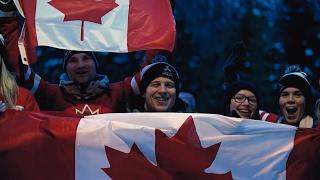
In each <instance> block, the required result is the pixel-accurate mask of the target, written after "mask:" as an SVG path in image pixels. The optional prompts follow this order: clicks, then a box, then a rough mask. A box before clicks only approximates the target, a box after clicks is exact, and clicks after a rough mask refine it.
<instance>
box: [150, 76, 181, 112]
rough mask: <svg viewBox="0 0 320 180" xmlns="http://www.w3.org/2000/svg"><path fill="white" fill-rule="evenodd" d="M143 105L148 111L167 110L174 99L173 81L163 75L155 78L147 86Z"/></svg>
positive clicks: (169, 109)
mask: <svg viewBox="0 0 320 180" xmlns="http://www.w3.org/2000/svg"><path fill="white" fill-rule="evenodd" d="M144 98H145V104H144V107H145V109H146V110H147V111H150V112H169V111H171V109H172V107H173V105H174V103H175V101H176V87H175V84H174V82H173V81H172V80H171V79H169V78H165V77H158V78H155V79H154V80H153V81H151V82H150V84H149V85H148V86H147V89H146V93H145V94H144Z"/></svg>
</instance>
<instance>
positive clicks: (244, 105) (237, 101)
mask: <svg viewBox="0 0 320 180" xmlns="http://www.w3.org/2000/svg"><path fill="white" fill-rule="evenodd" d="M249 101H250V102H249ZM257 106H258V104H257V97H256V96H255V95H254V94H253V93H252V92H251V91H249V90H245V89H243V90H240V91H239V92H237V94H235V95H234V96H233V97H232V99H231V102H230V112H232V111H235V112H236V113H237V114H238V115H239V116H240V117H241V118H249V119H250V118H252V117H253V116H254V113H255V112H256V110H257Z"/></svg>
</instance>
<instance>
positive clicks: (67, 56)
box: [62, 50, 99, 72]
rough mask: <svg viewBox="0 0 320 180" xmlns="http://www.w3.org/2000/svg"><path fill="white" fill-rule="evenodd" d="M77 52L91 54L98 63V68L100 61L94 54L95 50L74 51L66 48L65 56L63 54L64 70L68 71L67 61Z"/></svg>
mask: <svg viewBox="0 0 320 180" xmlns="http://www.w3.org/2000/svg"><path fill="white" fill-rule="evenodd" d="M77 53H85V54H88V55H89V56H91V58H92V59H93V61H94V63H95V64H96V68H97V69H98V67H99V62H98V60H97V58H96V56H95V54H94V52H92V51H72V50H64V56H63V63H62V68H63V71H64V72H67V62H68V60H69V59H70V57H71V56H72V55H74V54H77Z"/></svg>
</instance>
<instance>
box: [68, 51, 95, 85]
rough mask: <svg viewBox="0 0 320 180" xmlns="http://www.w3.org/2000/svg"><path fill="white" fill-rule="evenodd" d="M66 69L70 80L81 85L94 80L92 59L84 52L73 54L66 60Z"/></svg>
mask: <svg viewBox="0 0 320 180" xmlns="http://www.w3.org/2000/svg"><path fill="white" fill-rule="evenodd" d="M66 70H67V74H68V76H69V78H70V80H72V81H74V83H76V84H78V85H82V86H86V85H88V84H89V82H91V81H92V80H94V78H95V76H96V73H97V70H96V64H95V62H94V60H93V59H92V57H91V56H89V55H88V54H86V53H76V54H73V55H72V56H71V57H70V58H69V60H68V62H67V66H66Z"/></svg>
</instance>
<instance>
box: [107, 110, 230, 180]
mask: <svg viewBox="0 0 320 180" xmlns="http://www.w3.org/2000/svg"><path fill="white" fill-rule="evenodd" d="M155 140H156V158H157V166H154V165H153V164H151V163H150V162H149V161H148V160H147V159H146V158H145V157H144V155H143V153H141V151H140V150H139V148H138V147H137V145H136V144H135V143H134V144H133V146H132V148H131V150H130V152H129V153H123V152H121V151H118V150H115V149H113V148H110V147H107V146H105V150H106V154H107V157H108V160H109V163H110V168H102V170H103V171H104V172H105V173H106V174H108V175H109V176H110V177H111V178H112V179H223V180H231V179H232V175H231V172H228V173H226V174H210V173H205V172H204V170H205V169H206V168H208V167H209V166H210V165H211V163H212V162H213V160H214V159H215V156H216V154H217V152H218V150H219V147H220V144H221V143H218V144H215V145H212V146H210V147H208V148H202V147H201V144H200V139H199V136H198V134H197V132H196V128H195V125H194V122H193V119H192V117H191V116H190V117H189V118H188V119H187V120H186V121H185V122H184V124H183V125H182V126H181V127H180V129H179V130H178V132H177V133H176V135H175V136H173V137H172V138H169V137H168V136H166V135H165V134H164V133H163V132H162V131H161V130H159V129H156V131H155Z"/></svg>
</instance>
